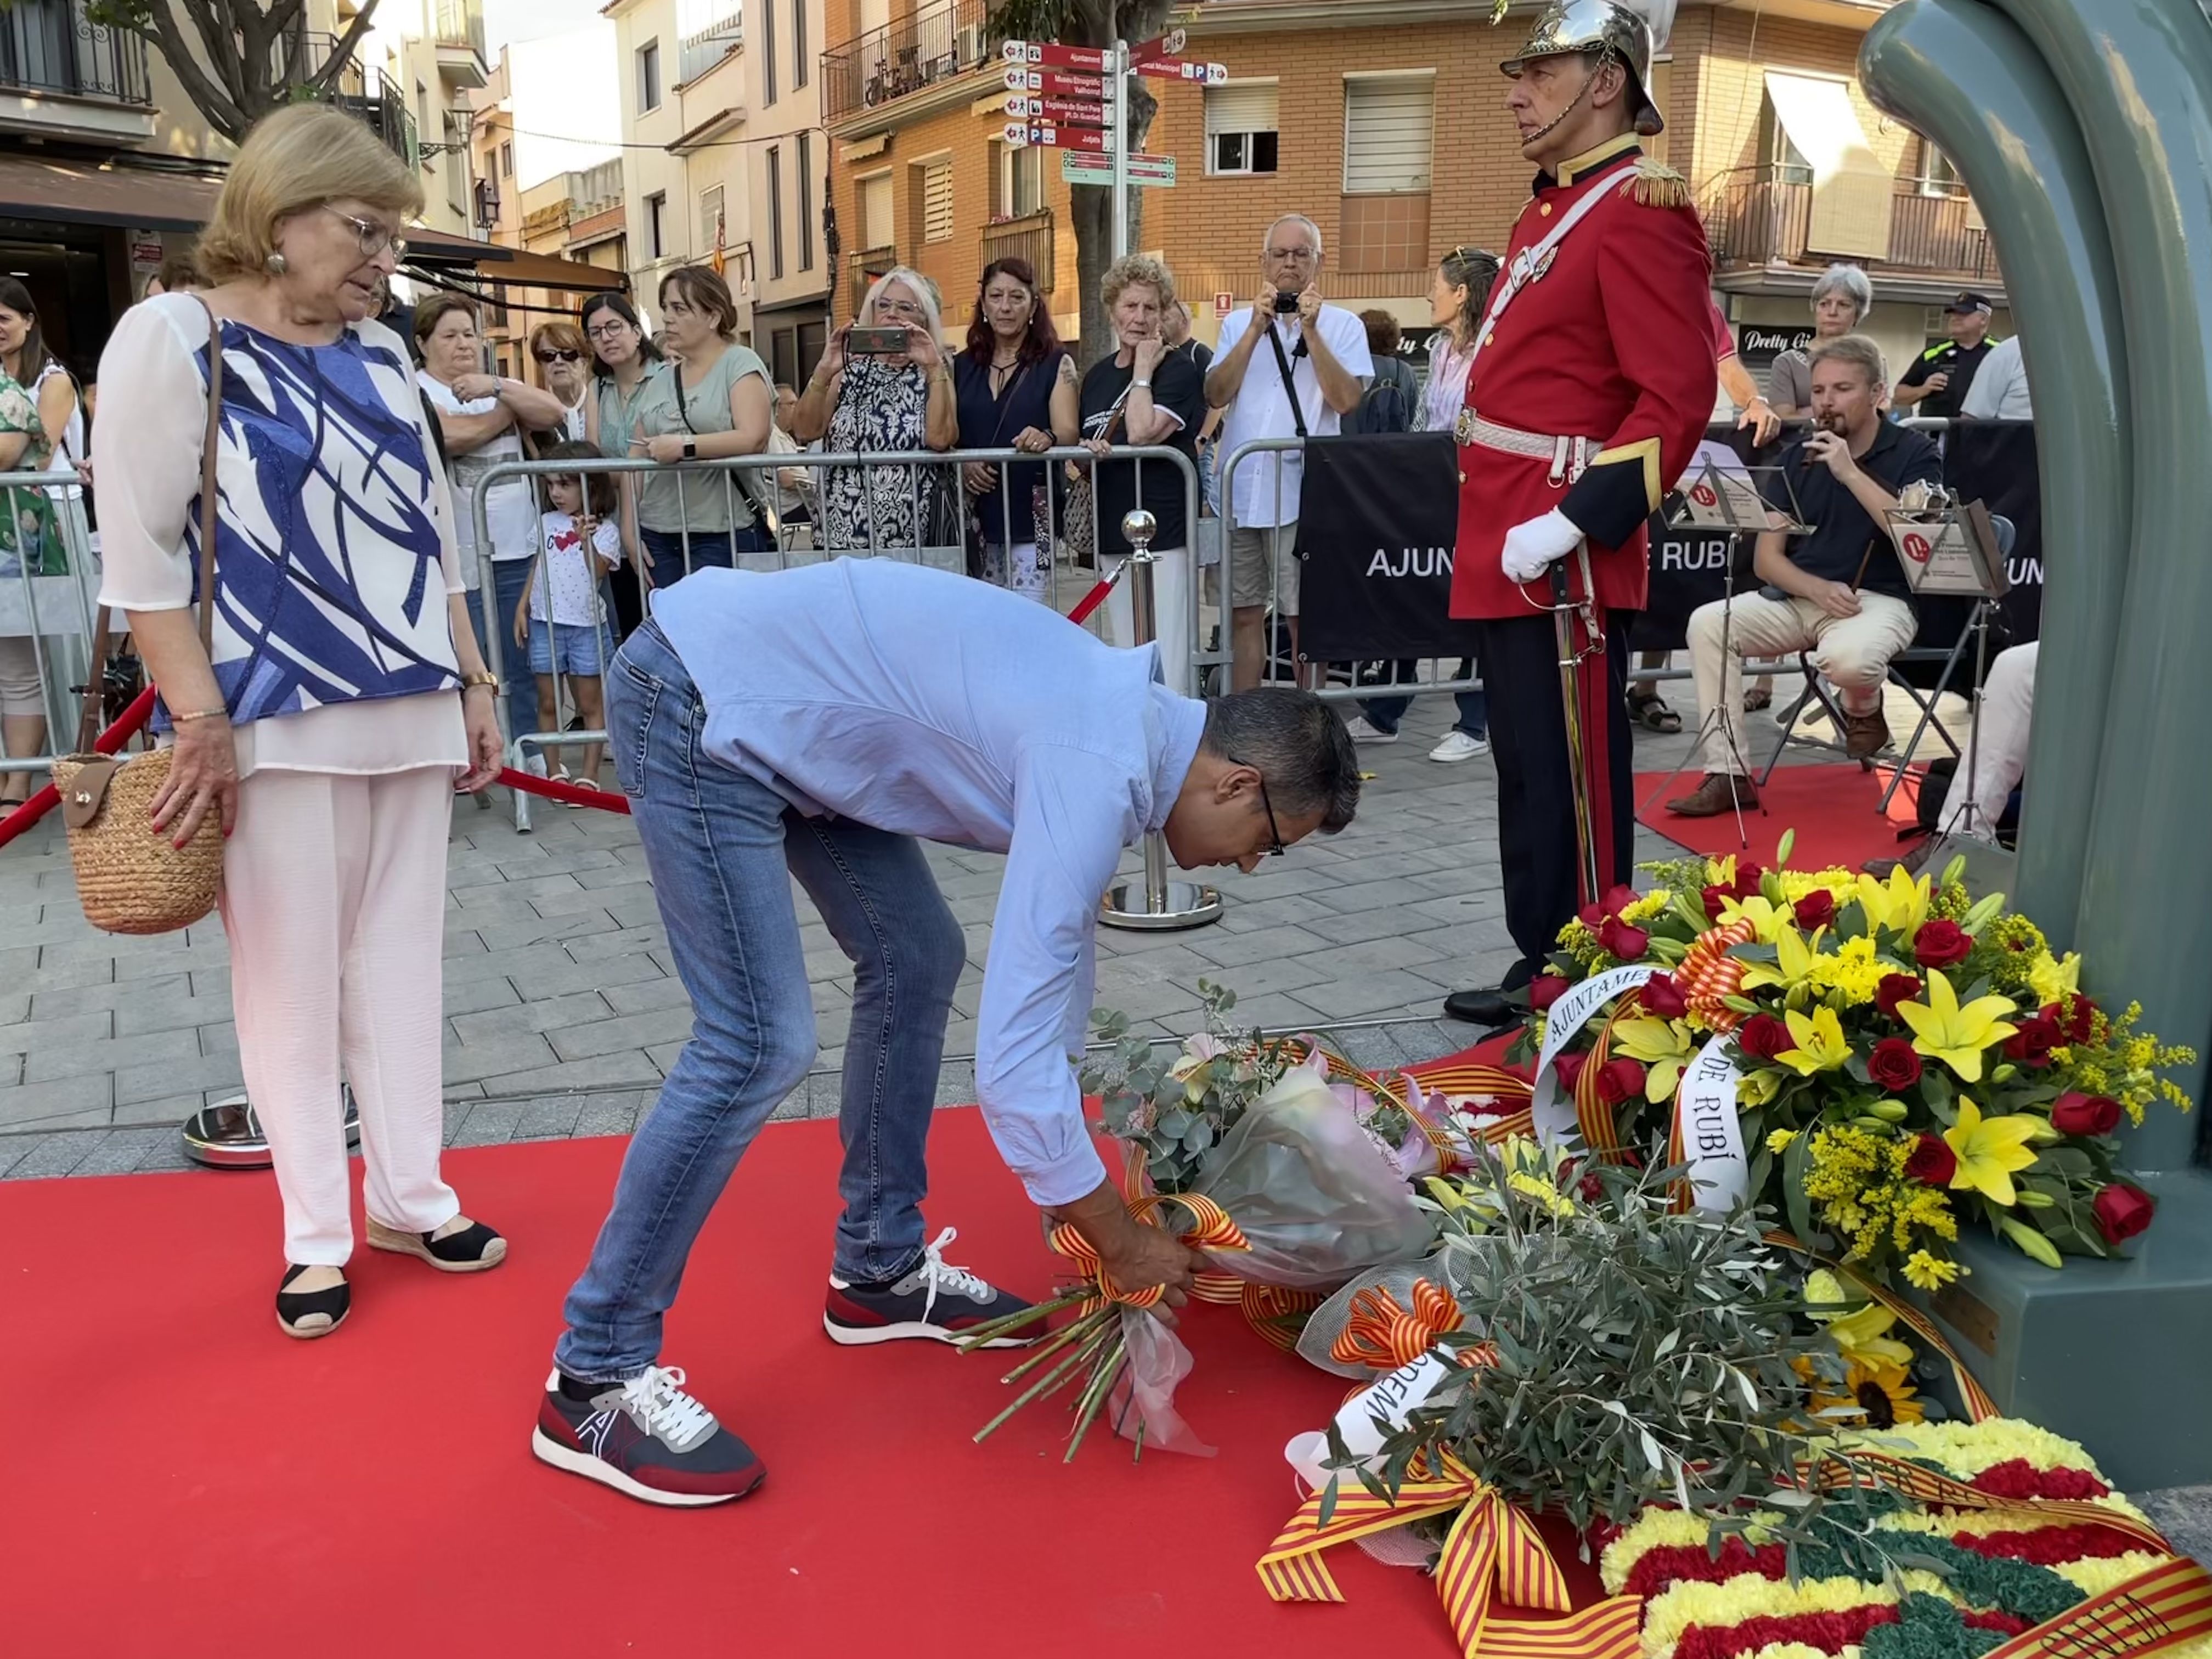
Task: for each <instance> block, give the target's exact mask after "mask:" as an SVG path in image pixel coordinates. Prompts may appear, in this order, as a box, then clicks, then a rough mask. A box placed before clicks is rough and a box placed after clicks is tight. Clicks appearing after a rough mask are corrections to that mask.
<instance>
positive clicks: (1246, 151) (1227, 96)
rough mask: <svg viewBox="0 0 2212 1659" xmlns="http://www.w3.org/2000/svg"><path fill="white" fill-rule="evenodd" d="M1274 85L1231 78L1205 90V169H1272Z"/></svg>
mask: <svg viewBox="0 0 2212 1659" xmlns="http://www.w3.org/2000/svg"><path fill="white" fill-rule="evenodd" d="M1275 94H1276V88H1275V82H1273V81H1231V82H1225V83H1224V84H1223V85H1221V86H1218V87H1208V88H1206V171H1207V172H1208V173H1217V174H1218V173H1273V171H1274V170H1275V134H1276V121H1277V113H1276V109H1277V106H1276V95H1275Z"/></svg>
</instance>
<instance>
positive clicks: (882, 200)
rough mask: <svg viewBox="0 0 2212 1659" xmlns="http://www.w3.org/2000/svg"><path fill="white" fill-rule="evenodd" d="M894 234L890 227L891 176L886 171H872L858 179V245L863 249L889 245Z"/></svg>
mask: <svg viewBox="0 0 2212 1659" xmlns="http://www.w3.org/2000/svg"><path fill="white" fill-rule="evenodd" d="M895 234H896V233H895V232H894V231H893V230H892V228H891V176H890V173H872V174H870V175H869V176H868V177H867V178H866V179H861V180H860V246H862V248H864V249H868V248H879V247H889V246H890V245H891V240H892V238H893V236H894V235H895Z"/></svg>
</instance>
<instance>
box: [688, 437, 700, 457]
mask: <svg viewBox="0 0 2212 1659" xmlns="http://www.w3.org/2000/svg"><path fill="white" fill-rule="evenodd" d="M684 459H685V460H687V461H696V460H697V459H699V441H698V440H697V439H696V438H686V439H685V440H684Z"/></svg>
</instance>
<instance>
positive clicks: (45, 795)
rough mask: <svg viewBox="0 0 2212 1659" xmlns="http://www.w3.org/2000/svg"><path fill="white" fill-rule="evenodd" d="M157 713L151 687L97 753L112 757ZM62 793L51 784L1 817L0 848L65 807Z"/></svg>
mask: <svg viewBox="0 0 2212 1659" xmlns="http://www.w3.org/2000/svg"><path fill="white" fill-rule="evenodd" d="M153 712H154V692H153V689H152V688H151V687H150V686H149V687H148V688H147V689H146V690H143V691H141V692H140V693H139V694H138V695H137V696H136V697H134V698H132V699H131V706H130V707H129V708H126V709H125V710H124V711H123V718H122V719H120V720H117V721H116V722H115V724H114V725H112V726H109V727H108V728H107V730H106V731H105V732H101V733H100V735H99V736H98V737H96V738H94V739H93V740H92V746H93V748H94V750H96V751H97V752H98V753H100V754H103V755H112V754H113V753H114V752H115V751H116V750H118V749H120V748H122V747H123V745H124V744H126V743H128V742H130V741H131V738H134V737H136V736H137V734H138V728H139V727H140V726H143V725H145V724H146V719H147V716H148V715H149V714H152V713H153ZM61 799H62V798H61V792H60V791H59V790H58V789H56V788H55V787H54V786H53V785H52V784H51V783H50V784H48V785H47V786H46V787H45V788H43V789H41V790H40V791H39V793H37V794H35V795H33V796H32V797H31V798H30V799H28V800H27V801H25V802H24V803H23V804H22V805H21V806H19V807H17V808H16V809H15V811H12V812H10V813H9V814H8V815H7V817H0V847H5V846H6V845H7V844H8V843H9V842H11V841H13V840H15V837H16V836H20V835H21V834H22V833H23V832H24V831H25V830H26V829H29V828H30V827H31V826H32V825H33V824H34V823H37V822H38V821H39V820H40V818H42V817H46V814H47V813H49V812H51V811H53V810H54V808H55V807H56V806H58V805H60V804H61Z"/></svg>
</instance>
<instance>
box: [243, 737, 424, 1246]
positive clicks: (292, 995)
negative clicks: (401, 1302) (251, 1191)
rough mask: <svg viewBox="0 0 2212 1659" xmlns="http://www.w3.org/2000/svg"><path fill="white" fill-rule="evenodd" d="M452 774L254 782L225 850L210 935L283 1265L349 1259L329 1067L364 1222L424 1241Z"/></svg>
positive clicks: (349, 1231) (341, 1153)
mask: <svg viewBox="0 0 2212 1659" xmlns="http://www.w3.org/2000/svg"><path fill="white" fill-rule="evenodd" d="M452 817H453V771H452V769H450V768H447V767H422V768H418V769H415V770H413V771H408V772H387V773H384V774H381V775H376V776H371V777H354V776H348V775H340V774H337V773H331V772H290V771H267V772H256V773H254V774H253V775H252V776H251V777H249V778H248V779H246V781H245V783H244V784H243V785H241V786H240V790H239V799H238V827H237V830H236V832H235V833H234V835H233V836H231V838H230V842H229V845H228V847H227V848H225V849H224V852H223V860H222V886H223V890H222V927H223V932H224V933H226V934H228V936H229V939H230V994H231V1002H232V1005H233V1007H234V1012H235V1015H236V1018H237V1021H238V1057H239V1064H240V1068H241V1069H242V1070H243V1071H244V1073H245V1074H246V1092H247V1094H248V1095H249V1096H250V1097H251V1098H252V1102H253V1108H254V1110H255V1111H256V1113H258V1115H259V1116H260V1119H261V1127H262V1128H263V1130H264V1132H265V1133H267V1134H268V1137H269V1149H270V1152H271V1153H272V1154H273V1155H274V1157H275V1160H276V1189H277V1191H278V1193H279V1194H282V1195H283V1200H284V1259H285V1260H286V1261H290V1262H295V1263H304V1264H309V1265H313V1266H319V1267H320V1266H327V1267H342V1266H343V1265H344V1263H345V1261H346V1259H347V1258H348V1257H349V1255H352V1253H353V1212H352V1209H351V1206H350V1186H349V1181H348V1178H347V1170H346V1143H345V1127H344V1119H343V1113H342V1111H341V1109H340V1107H339V1104H338V1062H339V1060H340V1058H341V1056H343V1060H344V1062H345V1075H346V1078H347V1080H348V1081H349V1082H350V1083H351V1084H352V1085H353V1093H354V1099H355V1101H356V1103H358V1105H359V1106H360V1109H361V1143H362V1162H363V1164H364V1168H365V1175H364V1181H365V1183H366V1186H365V1192H364V1197H365V1198H366V1200H367V1205H368V1213H369V1216H370V1218H372V1219H374V1220H376V1221H380V1222H382V1223H383V1224H384V1225H386V1226H388V1227H395V1228H398V1229H399V1230H401V1231H405V1232H429V1231H434V1230H435V1229H436V1228H439V1227H441V1226H443V1225H445V1224H446V1223H447V1222H448V1221H450V1220H452V1219H453V1217H454V1216H456V1215H458V1214H459V1213H460V1201H459V1200H458V1199H456V1198H455V1197H454V1196H453V1188H450V1187H448V1186H447V1185H446V1183H445V1182H443V1181H442V1180H441V1179H440V1177H439V1175H438V1154H439V1151H440V1149H441V1146H442V1145H443V1143H444V1139H445V1112H444V1108H443V1105H442V1103H441V1098H440V1097H441V1093H442V1081H443V1065H442V1055H443V1045H442V1043H441V1030H442V1027H443V1025H444V1008H443V1001H442V981H443V971H442V970H443V963H444V957H445V945H444V940H445V911H446V837H447V829H448V827H449V825H450V823H451V820H452Z"/></svg>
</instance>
